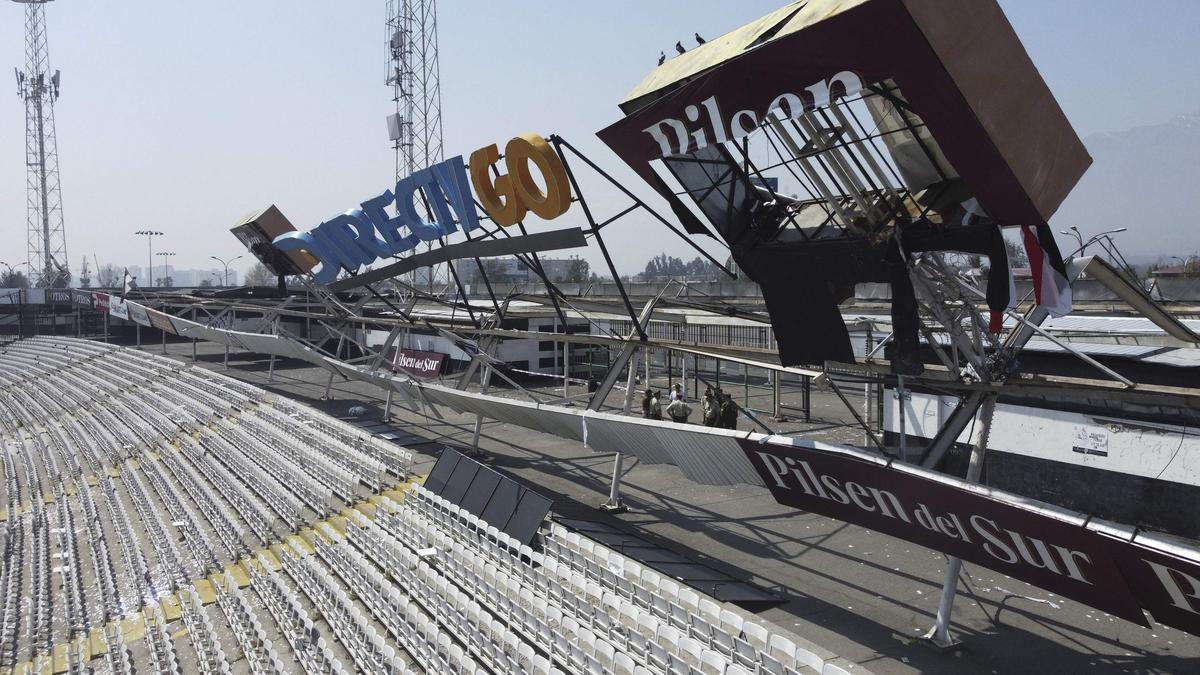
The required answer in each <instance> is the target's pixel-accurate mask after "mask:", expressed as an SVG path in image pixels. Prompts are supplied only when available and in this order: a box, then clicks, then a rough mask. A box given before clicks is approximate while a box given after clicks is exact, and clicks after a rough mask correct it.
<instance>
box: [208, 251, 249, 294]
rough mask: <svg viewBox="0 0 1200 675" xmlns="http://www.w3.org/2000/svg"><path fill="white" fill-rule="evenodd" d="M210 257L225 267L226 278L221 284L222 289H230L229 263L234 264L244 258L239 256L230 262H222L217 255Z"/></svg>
mask: <svg viewBox="0 0 1200 675" xmlns="http://www.w3.org/2000/svg"><path fill="white" fill-rule="evenodd" d="M208 257H210V258H212V259H213V260H216V261H217V262H219V263H221V264H222V265H224V266H225V276H224V277H222V279H223V281H222V282H221V287H222V288H229V263H231V262H233V261H234V260H237V259H238V258H242V257H244V256H240V255H237V256H234V257H232V258H230V259H229V260H222V259H220V258H218V257H217V256H215V255H210V256H208Z"/></svg>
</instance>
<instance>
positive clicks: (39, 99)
mask: <svg viewBox="0 0 1200 675" xmlns="http://www.w3.org/2000/svg"><path fill="white" fill-rule="evenodd" d="M50 1H51V0H14V2H17V3H19V4H23V5H25V70H24V71H21V70H17V71H16V73H17V96H19V97H20V98H21V100H23V101H24V102H25V166H26V175H27V177H28V190H27V197H26V213H27V228H28V233H27V235H26V241H27V244H26V262H28V263H29V274H30V283H31V284H32V285H34V286H41V287H62V286H66V285H67V284H68V283H69V282H70V280H71V273H70V272H69V271H68V269H67V235H66V231H65V230H64V229H63V218H62V193H61V190H60V186H59V176H58V137H57V135H56V134H55V132H54V102H55V101H56V100H58V94H59V71H57V70H55V71H54V72H53V73H51V71H50V66H49V62H50V48H49V45H48V44H47V42H46V13H45V7H44V5H45V4H46V3H47V2H50Z"/></svg>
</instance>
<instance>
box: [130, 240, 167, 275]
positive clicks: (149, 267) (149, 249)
mask: <svg viewBox="0 0 1200 675" xmlns="http://www.w3.org/2000/svg"><path fill="white" fill-rule="evenodd" d="M134 234H137V235H141V236H143V237H145V238H146V275H147V276H149V277H150V278H149V279H146V282H148V283H144V284H141V285H142V286H143V287H149V286H153V285H154V237H156V236H161V235H162V232H159V231H158V230H138V231H137V232H134Z"/></svg>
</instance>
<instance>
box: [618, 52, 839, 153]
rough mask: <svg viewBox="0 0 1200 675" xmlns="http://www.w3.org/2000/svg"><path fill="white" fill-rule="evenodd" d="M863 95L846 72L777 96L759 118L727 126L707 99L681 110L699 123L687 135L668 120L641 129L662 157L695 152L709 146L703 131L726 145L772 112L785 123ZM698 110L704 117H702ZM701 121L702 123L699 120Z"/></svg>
mask: <svg viewBox="0 0 1200 675" xmlns="http://www.w3.org/2000/svg"><path fill="white" fill-rule="evenodd" d="M861 91H862V80H861V79H860V78H859V77H858V75H857V74H855V73H853V72H850V71H848V70H843V71H842V72H840V73H837V74H836V75H834V76H833V77H831V78H829V79H828V80H821V81H820V82H817V83H815V84H812V85H809V86H808V87H805V88H804V93H803V94H793V93H786V92H785V93H783V94H780V95H778V96H776V97H775V98H774V99H773V100H772V101H771V103H770V104H768V106H767V109H766V110H764V111H763V112H762V113H761V115H760V114H759V113H758V112H756V111H754V110H739V111H737V112H736V113H734V114H733V116H732V117H731V118H730V122H729V124H726V123H725V119H724V117H723V116H722V114H721V105H720V102H719V101H717V97H716V95H715V94H714V95H712V96H709V97H708V98H706V99H704V100H703V101H701V102H700V105H696V104H690V105H688V106H686V107H684V109H683V115H684V117H685V118H687V121H688V122H694V123H699V124H700V126H699V128H697V129H696V130H694V131H690V132H689V131H688V125H687V123H685V122H683V121H681V120H678V119H675V118H673V117H668V118H666V119H663V120H661V121H659V122H657V123H655V124H651V125H650V126H648V127H646V128H645V129H642V131H644V132H646V133H648V134H650V137H651V138H653V139H654V141H655V142H656V143H658V147H659V150H660V151H661V152H662V156H663V157H668V156H670V155H680V154H683V153H686V152H689V151H692V152H694V151H696V150H699V149H701V148H703V147H706V146H707V145H708V144H709V142H710V141H709V136H708V133H707V132H706V129H705V127H706V126H707V128H708V129H711V130H712V141H711V142H713V143H725V142H727V141H730V140H738V139H740V138H742V137H744V136H748V135H750V133H752V132H753V131H754V130H755V129H757V128H758V126H759V124H761V123H762V122H763V121H765V120H766V118H767V117H768V116H769V115H770V114H771V112H772V111H774V110H778V111H780V112H782V113H783V115H784V116H785V118H787V119H792V120H796V119H800V116H801V115H803V114H804V113H805V112H807V111H810V110H816V109H818V108H824V107H826V106H828V105H829V103H830V101H831V100H832V99H833V98H841V97H845V96H854V95H856V94H858V93H859V92H861ZM701 109H703V110H704V113H705V114H704V115H701V113H700V111H701ZM702 117H703V118H704V121H701V118H702Z"/></svg>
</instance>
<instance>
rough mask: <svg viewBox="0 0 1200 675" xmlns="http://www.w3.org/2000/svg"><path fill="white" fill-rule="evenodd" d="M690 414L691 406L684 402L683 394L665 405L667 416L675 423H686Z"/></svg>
mask: <svg viewBox="0 0 1200 675" xmlns="http://www.w3.org/2000/svg"><path fill="white" fill-rule="evenodd" d="M691 416H692V406H690V405H688V404H687V403H685V402H684V400H683V396H679V397H677V398H675V399H674V400H672V401H671V405H668V406H667V417H670V418H671V421H672V422H674V423H676V424H687V423H688V418H689V417H691Z"/></svg>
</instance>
